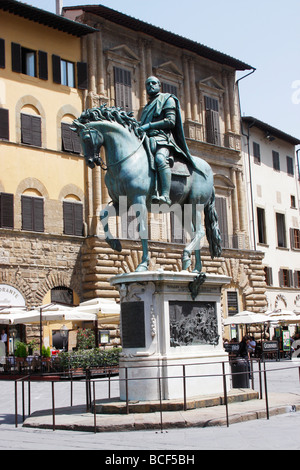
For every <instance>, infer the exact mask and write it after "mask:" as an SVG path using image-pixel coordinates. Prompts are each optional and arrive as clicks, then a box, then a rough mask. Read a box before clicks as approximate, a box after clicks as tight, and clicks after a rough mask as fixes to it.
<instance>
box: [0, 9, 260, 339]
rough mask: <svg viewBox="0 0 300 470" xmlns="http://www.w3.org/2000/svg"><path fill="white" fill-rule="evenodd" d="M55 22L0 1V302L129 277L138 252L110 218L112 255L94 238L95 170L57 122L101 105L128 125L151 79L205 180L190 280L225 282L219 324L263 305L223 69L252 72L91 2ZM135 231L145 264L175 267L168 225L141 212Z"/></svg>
mask: <svg viewBox="0 0 300 470" xmlns="http://www.w3.org/2000/svg"><path fill="white" fill-rule="evenodd" d="M63 15H64V16H59V15H53V14H51V13H48V12H45V11H43V10H40V9H37V8H34V7H30V6H28V5H26V4H23V3H22V4H21V3H19V2H17V1H14V0H5V1H3V2H1V3H0V24H1V29H0V31H1V33H0V116H1V119H0V146H1V155H0V158H1V165H2V166H1V168H2V172H1V176H0V240H1V245H0V307H1V305H2V306H3V305H4V306H5V305H27V306H28V307H32V306H39V305H42V304H45V303H48V302H51V301H58V302H62V301H64V303H74V304H76V303H78V302H79V301H80V300H81V301H82V300H89V299H91V298H95V297H102V298H112V299H117V298H118V292H117V291H116V290H115V289H114V288H113V287H112V286H111V285H110V278H111V277H112V276H113V275H115V274H120V273H123V272H130V271H134V270H135V268H136V266H137V265H138V264H139V262H140V260H141V244H140V242H139V241H138V240H135V239H133V238H134V237H132V234H131V233H126V234H124V232H123V231H122V224H121V222H120V220H119V219H118V218H117V219H116V220H115V224H114V227H113V229H114V230H115V234H116V235H117V236H119V238H121V239H122V245H123V251H122V253H116V252H114V251H112V250H111V249H110V248H109V246H108V245H107V244H106V243H105V241H104V239H103V236H102V232H101V227H100V222H99V211H100V209H101V207H102V206H105V205H106V204H107V202H109V196H108V193H107V189H106V187H105V184H104V171H103V170H101V169H100V168H99V167H97V168H96V169H94V170H91V169H89V168H87V166H86V165H85V162H84V159H83V158H82V155H81V154H80V152H81V150H80V147H79V145H78V140H77V136H76V134H75V133H73V132H72V131H71V130H70V125H71V123H72V121H73V119H74V118H77V117H78V116H80V114H81V112H82V110H83V109H86V108H91V107H94V106H99V105H100V104H102V103H106V104H107V105H109V106H122V107H123V108H125V109H126V110H128V111H129V110H132V111H133V112H134V115H135V117H136V118H137V119H139V117H140V113H141V110H142V109H143V107H144V106H145V104H146V102H147V96H146V90H145V80H146V78H147V77H148V76H150V75H156V76H157V77H158V78H159V79H160V80H161V82H162V87H163V91H165V92H171V93H174V94H176V95H177V96H178V98H179V100H180V103H181V107H182V117H183V122H184V129H185V135H186V139H187V143H188V146H189V148H190V151H191V154H192V155H195V156H196V157H201V158H203V159H204V160H206V161H207V162H208V163H209V164H210V165H211V166H212V169H213V172H214V181H215V188H216V195H217V202H216V205H217V210H218V214H219V220H220V228H221V232H222V239H223V247H224V249H223V254H222V257H220V258H218V259H215V260H211V258H210V255H209V250H208V247H207V246H206V245H204V247H203V248H202V259H203V265H204V271H206V272H208V273H217V274H225V275H228V276H230V277H231V279H232V281H231V284H230V285H229V286H226V289H224V292H223V298H222V306H223V313H224V316H225V317H226V316H227V315H230V314H234V313H237V312H238V311H241V310H243V309H245V308H246V309H249V310H252V311H254V312H259V311H260V310H261V309H262V308H265V307H266V305H267V304H266V296H265V290H266V284H265V271H264V264H263V257H264V253H263V251H262V250H259V251H257V250H256V249H254V247H253V246H252V245H251V240H250V239H249V233H250V229H249V227H250V225H249V222H248V212H247V206H248V204H247V192H246V179H245V176H246V175H245V168H244V161H243V156H242V134H241V125H240V124H241V123H240V109H239V97H238V89H237V85H236V72H237V71H239V70H244V71H245V72H248V71H249V70H251V69H252V67H251V66H249V65H247V64H245V63H243V62H241V61H239V60H236V59H233V58H232V57H229V56H227V55H225V54H222V53H220V52H217V51H214V50H212V49H210V48H207V47H206V46H202V45H201V44H198V43H195V42H193V41H190V40H188V39H185V38H181V37H179V36H177V35H176V34H173V33H169V32H167V31H164V30H162V29H160V28H156V27H155V26H152V25H148V24H146V23H143V22H141V21H139V20H136V19H134V18H131V17H128V16H126V15H123V14H121V13H118V12H115V11H113V10H111V9H109V8H105V7H102V6H94V7H93V6H92V7H91V6H90V7H82V8H79V7H73V8H65V9H64V10H63ZM103 158H105V155H104V154H103ZM129 217H130V214H129ZM149 226H150V239H151V241H150V250H151V265H150V269H157V268H163V269H165V270H176V271H180V270H181V269H182V266H181V257H182V251H183V247H184V244H183V242H184V239H183V238H182V239H178V237H175V233H174V224H173V221H172V218H170V216H169V215H168V214H162V215H158V216H151V218H150V219H149ZM259 248H260V247H259ZM49 343H50V345H51V332H50V333H49Z"/></svg>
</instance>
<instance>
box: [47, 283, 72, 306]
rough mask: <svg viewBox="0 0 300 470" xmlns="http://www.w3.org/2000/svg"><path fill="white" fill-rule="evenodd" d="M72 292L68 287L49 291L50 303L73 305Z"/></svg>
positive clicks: (54, 288)
mask: <svg viewBox="0 0 300 470" xmlns="http://www.w3.org/2000/svg"><path fill="white" fill-rule="evenodd" d="M73 300H74V299H73V291H72V289H69V288H68V287H64V286H58V287H53V289H51V302H57V303H59V304H66V305H73Z"/></svg>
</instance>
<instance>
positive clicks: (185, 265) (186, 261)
mask: <svg viewBox="0 0 300 470" xmlns="http://www.w3.org/2000/svg"><path fill="white" fill-rule="evenodd" d="M191 264H192V261H191V256H190V254H189V253H187V252H186V251H184V252H183V258H182V271H187V270H188V269H189V267H190V266H191Z"/></svg>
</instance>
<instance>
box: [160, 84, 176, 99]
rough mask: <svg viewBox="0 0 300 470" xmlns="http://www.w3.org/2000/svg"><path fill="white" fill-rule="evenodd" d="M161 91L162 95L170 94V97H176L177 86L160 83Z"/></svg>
mask: <svg viewBox="0 0 300 470" xmlns="http://www.w3.org/2000/svg"><path fill="white" fill-rule="evenodd" d="M161 89H162V92H163V93H170V94H171V95H175V96H178V90H177V86H175V85H171V84H170V83H165V82H162V84H161Z"/></svg>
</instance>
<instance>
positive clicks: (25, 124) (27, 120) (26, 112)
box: [21, 105, 42, 147]
mask: <svg viewBox="0 0 300 470" xmlns="http://www.w3.org/2000/svg"><path fill="white" fill-rule="evenodd" d="M21 142H22V144H27V145H34V146H35V147H41V146H42V120H41V117H40V116H39V114H38V112H37V110H36V108H35V107H34V106H29V105H28V106H24V107H23V108H22V111H21Z"/></svg>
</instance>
